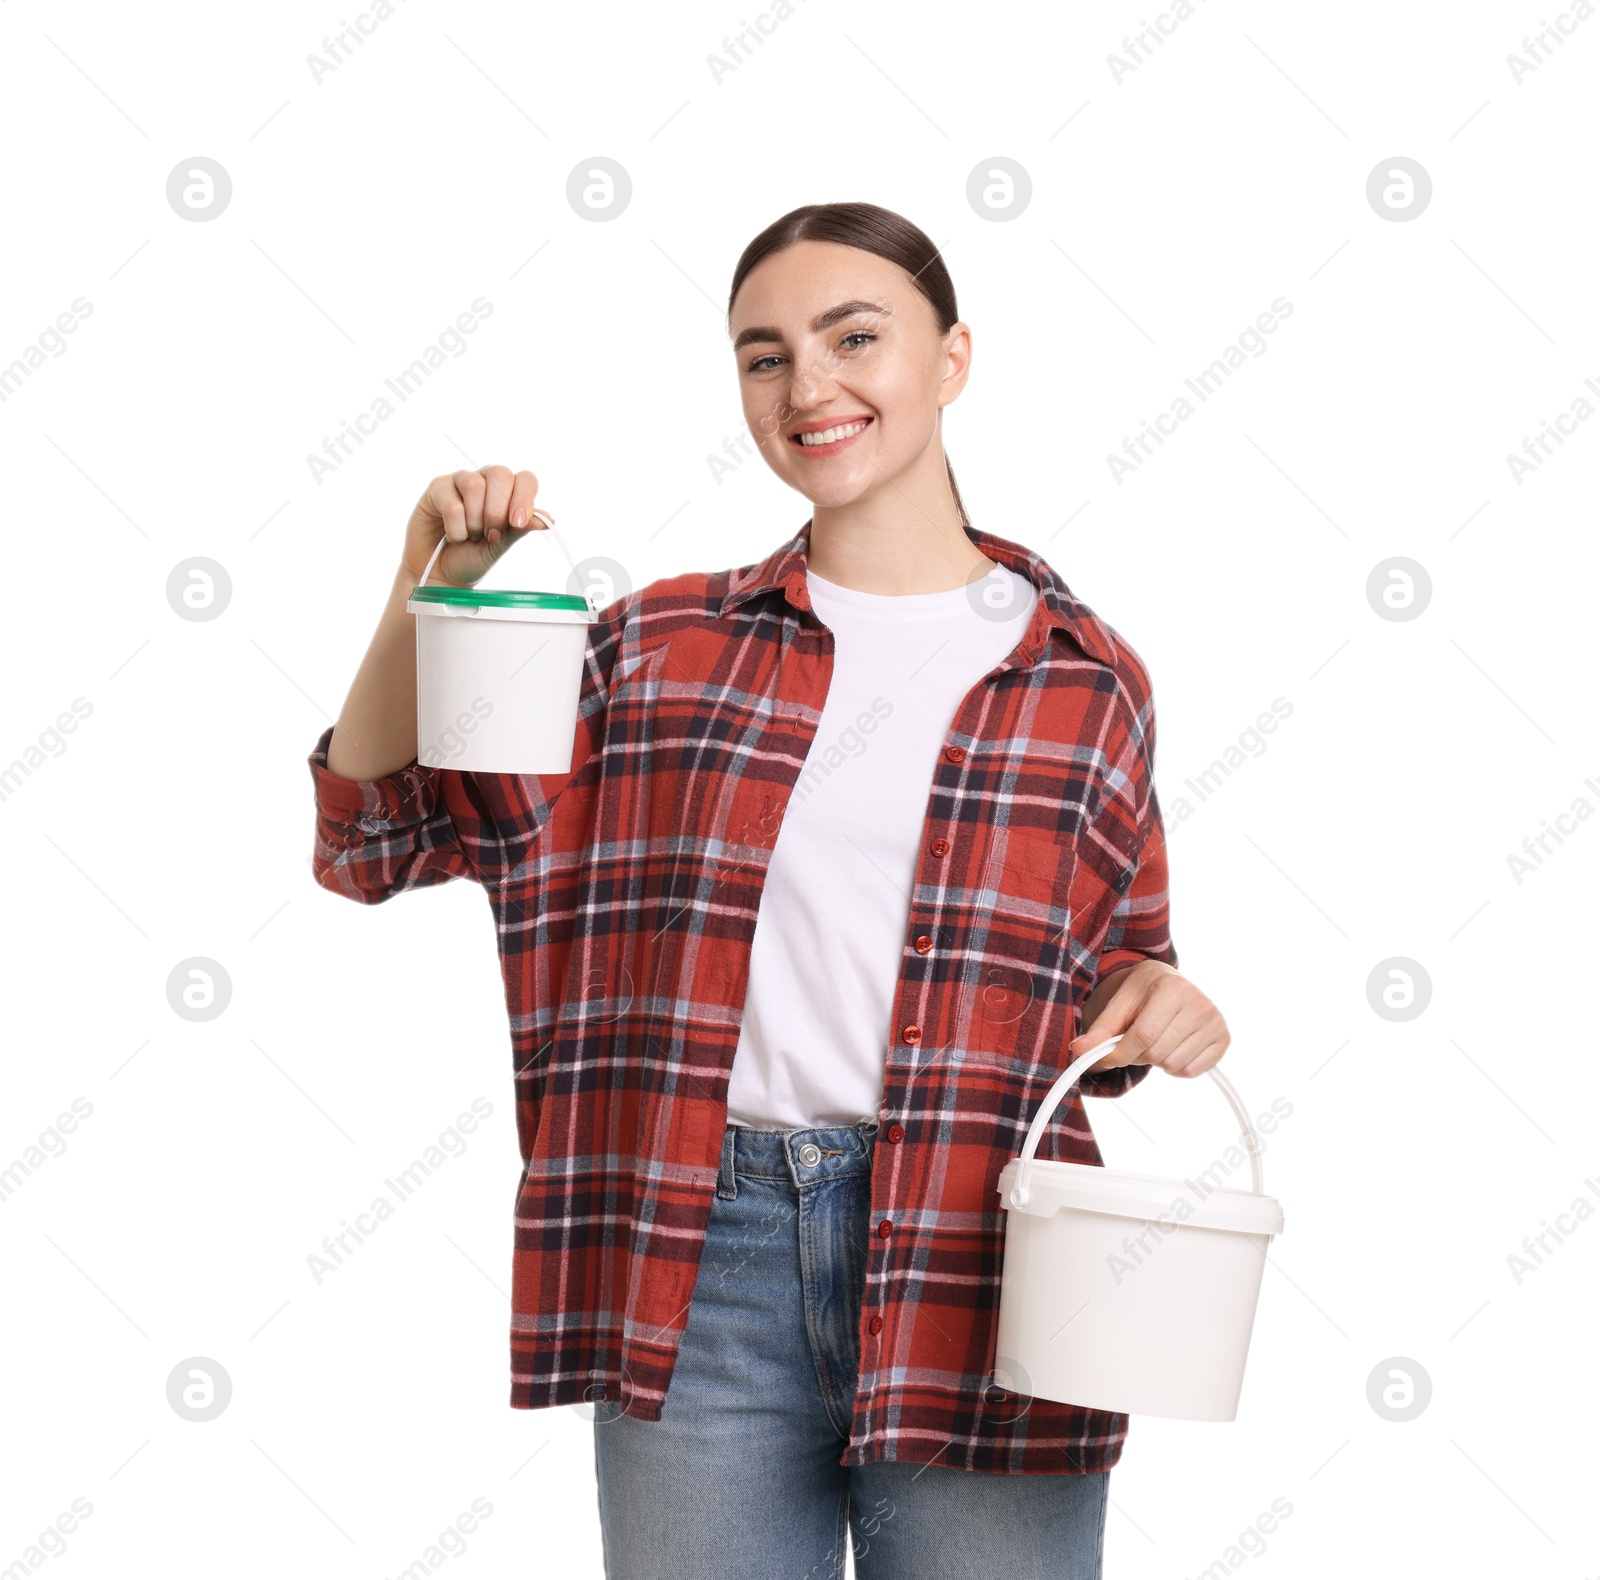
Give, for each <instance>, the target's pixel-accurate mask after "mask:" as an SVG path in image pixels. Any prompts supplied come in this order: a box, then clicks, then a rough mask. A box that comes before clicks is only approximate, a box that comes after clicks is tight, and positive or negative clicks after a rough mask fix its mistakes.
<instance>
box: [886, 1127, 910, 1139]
mask: <svg viewBox="0 0 1600 1580" xmlns="http://www.w3.org/2000/svg"><path fill="white" fill-rule="evenodd" d="M885 1133H886V1134H887V1135H888V1137H889V1139H890V1140H891V1141H900V1140H902V1139H903V1138H904V1137H905V1133H906V1132H905V1126H904V1125H890V1126H889V1128H888V1130H887V1132H885Z"/></svg>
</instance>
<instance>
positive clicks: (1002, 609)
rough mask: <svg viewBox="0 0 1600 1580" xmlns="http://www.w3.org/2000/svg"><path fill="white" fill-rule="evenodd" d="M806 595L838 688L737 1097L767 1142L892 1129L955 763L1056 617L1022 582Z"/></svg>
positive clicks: (790, 839)
mask: <svg viewBox="0 0 1600 1580" xmlns="http://www.w3.org/2000/svg"><path fill="white" fill-rule="evenodd" d="M1001 578H1003V579H1001ZM806 583H807V586H808V588H809V589H810V593H811V600H812V606H813V607H814V608H815V610H816V614H817V618H818V619H819V620H821V621H822V623H823V624H824V625H825V626H827V627H828V628H829V629H830V630H832V632H833V636H834V656H833V677H832V680H831V681H830V683H829V687H828V697H827V701H826V703H825V704H824V706H823V710H822V719H821V722H820V724H819V725H818V728H817V734H816V739H815V741H814V742H813V743H812V746H811V750H810V752H809V753H808V755H807V757H806V762H805V767H804V768H803V770H802V771H801V774H800V777H799V780H798V781H797V782H796V784H795V788H794V792H793V794H792V795H791V797H790V799H789V804H788V808H787V810H786V811H785V813H784V816H783V821H782V823H781V824H780V825H779V828H778V838H777V841H776V843H775V845H774V847H773V851H772V860H771V865H770V866H769V868H768V870H767V877H766V882H765V885H764V886H763V888H762V892H761V905H760V909H759V910H758V912H757V916H756V929H755V937H754V940H753V942H752V945H751V953H750V979H749V987H748V990H747V992H746V995H745V1003H744V1017H743V1022H742V1024H741V1028H740V1032H739V1045H738V1048H737V1050H736V1052H735V1054H734V1061H733V1073H732V1077H731V1079H730V1082H729V1088H728V1119H729V1122H730V1123H733V1124H740V1125H752V1126H755V1127H756V1128H758V1129H763V1130H792V1129H801V1128H809V1127H812V1126H820V1125H852V1124H854V1123H855V1122H856V1121H857V1120H859V1119H876V1118H877V1116H878V1107H879V1101H880V1098H881V1096H882V1092H883V1072H884V1065H885V1061H886V1059H887V1055H888V1043H889V1038H890V1035H891V1027H890V1025H889V1016H890V1011H891V1008H892V1000H893V996H894V990H895V984H896V982H897V981H898V980H899V976H900V966H901V962H902V959H903V957H904V954H905V951H906V949H907V948H908V947H909V945H910V943H911V940H910V939H909V938H908V936H907V934H906V924H907V921H908V919H909V917H910V913H911V887H912V882H913V880H914V878H915V876H916V869H917V859H918V848H917V847H918V842H919V841H920V839H921V837H922V830H923V824H924V822H925V821H926V818H927V814H928V797H929V794H930V792H931V789H932V785H933V776H934V771H935V769H936V767H937V760H938V754H939V752H940V750H941V749H942V748H943V747H944V745H945V743H946V740H947V738H948V736H949V733H950V726H951V724H952V723H953V722H954V720H955V715H956V709H957V708H959V707H960V705H961V702H962V700H963V699H964V698H965V696H966V695H967V693H968V692H969V691H970V690H971V689H972V688H973V686H975V685H976V684H977V683H978V681H979V680H980V679H981V678H982V677H983V676H984V675H986V674H987V673H988V672H989V671H990V670H991V669H993V668H994V667H995V665H996V664H998V663H999V662H1000V661H1001V660H1002V659H1004V658H1005V657H1006V656H1007V655H1008V654H1009V653H1011V652H1012V650H1013V649H1014V648H1015V647H1016V646H1017V644H1018V643H1019V642H1020V641H1021V640H1022V637H1023V635H1024V633H1025V632H1026V630H1027V628H1028V621H1029V619H1030V618H1031V616H1032V614H1033V609H1034V605H1035V603H1036V601H1037V599H1038V591H1037V589H1036V588H1035V587H1034V585H1033V583H1032V582H1030V581H1029V580H1028V579H1027V577H1025V576H1019V575H1018V574H1017V573H1016V572H1015V571H1013V570H1011V569H1010V568H1009V567H1008V566H999V567H997V569H996V571H994V572H991V573H990V575H989V576H988V577H986V578H985V579H984V581H983V582H982V583H981V584H979V588H978V589H969V588H967V587H953V588H950V589H949V590H948V591H945V592H936V593H913V594H909V595H906V596H896V595H893V594H880V593H864V592H857V591H855V590H854V589H853V588H849V587H840V586H839V585H837V584H836V583H834V582H829V581H824V580H823V579H822V577H820V576H818V575H816V574H815V573H814V572H811V571H808V572H807V574H806ZM997 587H998V588H999V590H1000V593H1001V594H1002V595H1003V596H1002V597H1001V598H998V599H997V598H996V588H997ZM985 594H986V595H987V601H986V606H985V608H984V609H983V610H981V611H980V610H979V609H978V608H976V607H975V605H974V601H973V600H974V597H975V596H982V595H985ZM997 604H998V608H997V607H996V605H997Z"/></svg>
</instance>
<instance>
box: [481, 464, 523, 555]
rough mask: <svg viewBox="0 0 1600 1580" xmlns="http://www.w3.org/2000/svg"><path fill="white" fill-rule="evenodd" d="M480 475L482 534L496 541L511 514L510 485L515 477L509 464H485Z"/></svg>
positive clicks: (492, 541) (493, 541) (498, 539)
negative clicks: (481, 481) (481, 487)
mask: <svg viewBox="0 0 1600 1580" xmlns="http://www.w3.org/2000/svg"><path fill="white" fill-rule="evenodd" d="M482 475H483V530H484V535H485V536H486V537H489V541H490V542H491V543H498V542H499V541H500V534H501V533H502V532H504V531H505V529H506V524H507V522H508V521H509V519H510V516H511V486H512V483H513V482H514V481H515V479H514V478H513V476H512V473H511V468H510V467H509V466H486V467H484V468H483V473H482ZM490 534H493V535H492V536H490Z"/></svg>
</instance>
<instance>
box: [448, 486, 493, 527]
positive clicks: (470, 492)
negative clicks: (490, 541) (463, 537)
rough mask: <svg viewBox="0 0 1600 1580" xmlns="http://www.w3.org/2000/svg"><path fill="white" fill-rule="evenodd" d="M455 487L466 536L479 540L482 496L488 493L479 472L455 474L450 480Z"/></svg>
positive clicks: (481, 523) (481, 522) (481, 524)
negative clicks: (463, 514) (462, 513)
mask: <svg viewBox="0 0 1600 1580" xmlns="http://www.w3.org/2000/svg"><path fill="white" fill-rule="evenodd" d="M451 481H452V482H454V484H455V485H456V493H458V494H459V495H460V496H461V508H462V510H463V512H464V513H465V515H466V521H467V536H468V537H469V538H481V537H482V536H483V496H484V495H485V494H486V493H487V492H488V485H487V484H486V483H485V482H484V480H483V473H481V472H457V473H456V474H455V476H454V477H453V478H452V479H451Z"/></svg>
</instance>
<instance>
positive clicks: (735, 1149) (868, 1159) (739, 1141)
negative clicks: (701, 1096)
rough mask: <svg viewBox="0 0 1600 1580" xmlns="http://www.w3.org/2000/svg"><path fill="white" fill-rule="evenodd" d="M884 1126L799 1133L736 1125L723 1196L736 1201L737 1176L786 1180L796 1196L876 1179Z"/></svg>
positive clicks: (721, 1169) (723, 1164)
mask: <svg viewBox="0 0 1600 1580" xmlns="http://www.w3.org/2000/svg"><path fill="white" fill-rule="evenodd" d="M877 1135H878V1122H877V1120H875V1119H860V1120H857V1121H856V1123H855V1124H853V1125H818V1126H813V1127H810V1128H807V1129H799V1130H756V1129H753V1128H751V1127H749V1126H746V1125H733V1124H730V1125H729V1126H728V1127H727V1128H726V1129H725V1130H724V1131H723V1134H722V1156H721V1159H720V1160H719V1162H718V1165H717V1194H718V1195H719V1196H729V1197H731V1196H734V1195H736V1194H737V1191H736V1189H735V1186H734V1176H735V1175H741V1174H742V1175H743V1176H745V1178H747V1179H766V1180H785V1181H787V1182H788V1183H789V1184H790V1185H791V1186H792V1187H793V1188H794V1189H795V1190H797V1191H798V1190H799V1188H800V1187H801V1186H802V1185H809V1184H812V1183H814V1182H815V1181H817V1180H825V1179H840V1178H846V1177H848V1176H850V1175H854V1174H866V1175H870V1174H871V1173H872V1153H873V1148H874V1146H875V1144H876V1142H877Z"/></svg>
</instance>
